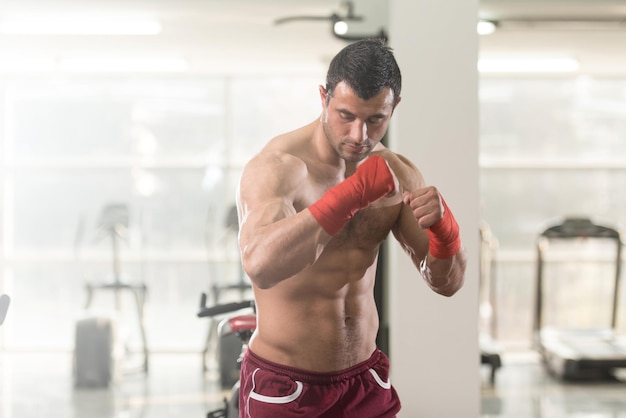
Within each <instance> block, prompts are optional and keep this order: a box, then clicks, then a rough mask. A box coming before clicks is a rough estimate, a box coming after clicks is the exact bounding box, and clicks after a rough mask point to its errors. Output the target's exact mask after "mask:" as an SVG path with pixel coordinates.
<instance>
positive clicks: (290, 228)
mask: <svg viewBox="0 0 626 418" xmlns="http://www.w3.org/2000/svg"><path fill="white" fill-rule="evenodd" d="M330 238H331V237H330V235H328V234H327V233H326V232H325V231H324V230H323V229H322V228H321V226H320V225H319V223H318V222H317V221H316V220H315V219H314V218H313V216H312V215H311V213H310V212H309V211H308V210H305V211H302V212H300V213H298V214H294V215H292V216H288V217H285V218H283V219H280V220H278V221H276V222H273V223H270V224H267V225H265V226H257V227H256V228H255V229H254V231H247V230H246V225H245V223H244V224H243V225H242V229H241V234H240V247H241V259H242V264H243V268H244V270H245V272H246V274H247V275H248V277H249V278H250V279H251V280H252V281H253V282H254V283H255V284H256V285H257V286H259V287H260V288H263V289H266V288H270V287H273V286H274V285H276V284H277V283H279V282H281V281H283V280H285V279H288V278H290V277H292V276H294V275H295V274H297V273H299V272H301V271H302V270H304V269H305V268H307V267H309V266H310V265H312V264H313V263H314V262H315V261H316V260H317V259H318V257H319V256H320V254H321V253H322V251H323V249H324V247H325V245H326V244H327V243H328V241H329V240H330Z"/></svg>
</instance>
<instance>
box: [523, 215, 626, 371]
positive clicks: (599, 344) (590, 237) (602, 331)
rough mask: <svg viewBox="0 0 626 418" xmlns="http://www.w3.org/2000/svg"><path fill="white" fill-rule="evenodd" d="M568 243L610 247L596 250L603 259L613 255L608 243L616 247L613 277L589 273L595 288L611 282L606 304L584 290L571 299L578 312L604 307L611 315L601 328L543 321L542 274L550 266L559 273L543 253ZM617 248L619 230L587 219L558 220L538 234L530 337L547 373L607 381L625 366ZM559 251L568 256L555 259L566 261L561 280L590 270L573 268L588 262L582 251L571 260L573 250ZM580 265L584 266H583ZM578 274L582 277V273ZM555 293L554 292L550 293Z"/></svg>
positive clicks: (545, 284)
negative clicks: (533, 314)
mask: <svg viewBox="0 0 626 418" xmlns="http://www.w3.org/2000/svg"><path fill="white" fill-rule="evenodd" d="M596 240H601V241H596ZM566 241H569V243H570V245H571V244H573V243H574V242H578V243H579V248H578V249H580V248H581V247H583V248H586V249H589V248H593V244H594V243H595V244H596V245H600V243H602V245H603V246H602V247H596V251H597V250H598V249H600V250H601V249H603V248H609V250H608V251H609V253H606V252H604V253H603V252H602V251H600V253H601V255H603V256H605V257H606V256H607V255H609V256H610V257H611V260H612V257H613V255H612V254H611V253H612V251H613V250H612V249H611V247H613V245H614V248H615V250H614V251H615V269H614V275H613V274H612V275H613V277H612V278H611V277H597V278H595V276H593V277H594V278H593V280H594V282H597V283H598V286H601V285H602V282H601V280H609V282H604V284H605V285H606V286H608V287H609V288H611V299H612V300H611V301H610V302H608V305H607V304H606V303H604V304H602V305H600V304H599V303H600V302H598V301H594V300H593V298H587V297H588V296H590V295H589V294H585V295H584V297H585V298H586V300H580V299H579V300H577V301H574V303H575V305H576V307H577V308H576V309H578V310H579V311H583V310H584V309H589V308H591V309H592V310H593V309H595V308H594V307H597V308H598V309H606V310H608V311H609V316H610V318H606V322H607V324H605V325H602V326H599V327H598V326H595V325H594V326H593V327H592V326H587V325H586V326H577V325H575V326H570V327H569V328H565V327H560V328H559V327H556V326H547V324H545V322H547V321H546V307H547V306H548V305H547V303H546V300H547V298H546V297H545V296H547V292H546V290H547V289H548V288H549V287H550V286H549V285H550V281H549V280H547V279H544V274H545V271H546V270H548V267H549V266H551V267H552V270H551V271H552V273H555V272H556V271H558V269H556V268H554V265H555V263H554V262H553V261H554V260H553V259H551V260H547V253H548V250H549V249H550V247H551V246H553V247H554V246H558V245H565V246H566V247H567V246H568V245H567V243H566ZM607 245H608V247H607ZM585 246H586V247H585ZM561 248H563V247H561ZM621 252H622V241H621V237H620V233H619V232H618V231H617V230H616V229H614V228H610V227H607V226H603V225H598V224H596V223H594V222H592V221H591V220H590V219H588V218H565V219H564V220H563V221H562V222H561V223H559V224H556V225H553V226H551V227H549V228H547V229H546V230H545V231H543V232H542V233H541V234H540V236H539V239H538V240H537V272H536V274H537V277H536V278H537V281H536V298H535V318H534V336H535V344H536V347H537V349H538V351H539V354H540V355H541V358H542V360H543V364H544V366H545V367H546V369H547V371H548V372H549V373H550V374H551V375H553V376H555V377H557V378H560V379H562V380H565V381H591V380H596V381H597V380H607V381H610V380H616V379H617V378H616V375H615V372H616V370H617V369H622V368H626V336H625V335H619V334H618V332H617V328H616V326H617V318H618V306H619V284H620V267H621ZM563 254H566V255H565V256H564V257H563V259H561V260H559V261H564V263H563V265H567V267H568V269H569V272H566V274H565V275H564V276H560V279H561V280H563V277H565V278H566V279H567V280H568V281H572V280H576V276H584V274H586V273H588V271H585V269H584V268H582V269H579V268H577V267H580V266H579V265H578V263H585V260H589V258H588V256H589V254H586V255H587V259H585V257H583V256H584V255H585V254H576V255H575V257H573V258H572V252H571V250H570V253H567V252H564V253H563ZM596 256H597V254H596ZM583 267H585V266H584V265H583ZM586 267H587V268H586V270H589V264H587V265H586ZM596 267H597V261H596ZM611 270H613V269H611ZM573 273H576V274H573ZM604 273H606V270H605V271H604ZM582 278H583V279H584V277H582ZM587 279H588V278H587ZM553 280H554V279H553ZM553 290H554V289H553ZM553 293H556V292H554V291H553ZM589 299H591V300H589ZM568 302H572V301H568ZM561 319H563V318H561Z"/></svg>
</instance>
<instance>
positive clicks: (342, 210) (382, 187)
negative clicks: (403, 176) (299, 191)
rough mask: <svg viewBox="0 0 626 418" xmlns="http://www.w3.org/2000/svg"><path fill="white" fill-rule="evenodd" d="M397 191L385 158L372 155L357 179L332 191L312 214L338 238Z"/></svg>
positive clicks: (322, 199) (350, 179)
mask: <svg viewBox="0 0 626 418" xmlns="http://www.w3.org/2000/svg"><path fill="white" fill-rule="evenodd" d="M394 189H395V182H394V178H393V175H392V174H391V170H390V169H389V167H388V166H387V162H386V161H385V159H384V158H382V157H379V156H378V155H372V156H370V157H368V158H367V160H365V161H364V162H363V163H362V164H360V165H359V166H358V167H357V169H356V171H355V172H354V174H353V175H351V176H350V177H348V178H347V179H345V180H344V181H342V182H341V183H339V184H338V185H336V186H334V187H331V188H330V189H328V190H327V191H326V193H325V194H324V196H322V197H321V198H320V199H319V200H318V201H317V202H315V203H313V204H312V205H311V206H309V211H310V212H311V214H312V215H313V217H314V218H315V219H316V220H317V222H318V223H319V224H320V225H321V226H322V228H324V230H325V231H326V232H328V233H329V234H330V235H335V234H336V233H337V232H339V231H340V230H341V228H343V227H344V225H345V224H346V223H348V221H349V220H350V219H351V218H352V216H354V214H355V213H356V212H357V211H358V210H359V209H363V208H365V207H367V206H369V205H370V203H372V202H375V201H377V200H378V199H380V198H382V197H385V196H386V195H388V194H389V193H390V192H392V191H393V190H394Z"/></svg>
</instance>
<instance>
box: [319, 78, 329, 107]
mask: <svg viewBox="0 0 626 418" xmlns="http://www.w3.org/2000/svg"><path fill="white" fill-rule="evenodd" d="M319 92H320V99H322V108H324V107H326V98H327V97H328V91H326V87H324V86H322V85H321V84H320V85H319Z"/></svg>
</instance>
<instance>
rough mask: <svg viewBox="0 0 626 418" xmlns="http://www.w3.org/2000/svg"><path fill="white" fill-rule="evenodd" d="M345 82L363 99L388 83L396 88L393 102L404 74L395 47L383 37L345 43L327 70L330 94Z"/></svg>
mask: <svg viewBox="0 0 626 418" xmlns="http://www.w3.org/2000/svg"><path fill="white" fill-rule="evenodd" d="M342 81H343V82H345V83H346V84H347V85H348V86H350V88H351V89H352V90H354V92H355V93H356V94H357V96H359V97H360V98H361V99H364V100H368V99H371V98H372V97H374V96H376V95H377V94H379V93H380V92H381V91H382V90H383V89H384V88H385V87H389V88H390V89H391V90H392V91H393V95H394V105H395V104H397V103H398V100H399V99H400V90H401V88H402V76H401V74H400V68H399V67H398V63H397V62H396V59H395V57H394V55H393V50H392V49H391V48H390V47H389V46H387V44H386V43H385V40H384V39H382V38H367V39H362V40H359V41H356V42H354V43H351V44H349V45H348V46H346V47H344V48H343V49H342V50H341V51H339V52H338V53H337V55H335V57H334V58H333V59H332V61H331V62H330V65H329V67H328V72H327V73H326V91H327V93H328V97H329V98H330V97H331V96H332V93H333V91H334V89H335V87H336V86H337V84H339V83H340V82H342Z"/></svg>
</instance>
